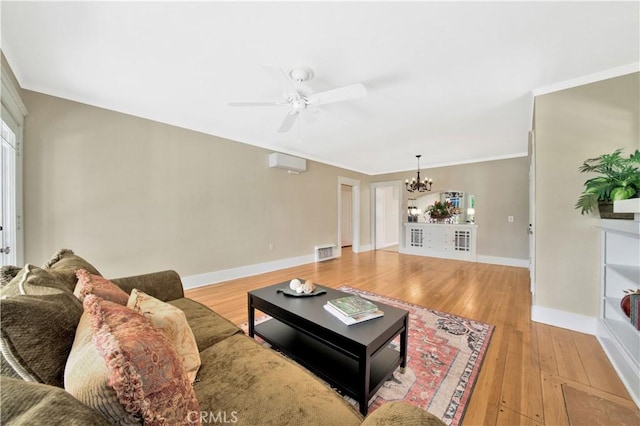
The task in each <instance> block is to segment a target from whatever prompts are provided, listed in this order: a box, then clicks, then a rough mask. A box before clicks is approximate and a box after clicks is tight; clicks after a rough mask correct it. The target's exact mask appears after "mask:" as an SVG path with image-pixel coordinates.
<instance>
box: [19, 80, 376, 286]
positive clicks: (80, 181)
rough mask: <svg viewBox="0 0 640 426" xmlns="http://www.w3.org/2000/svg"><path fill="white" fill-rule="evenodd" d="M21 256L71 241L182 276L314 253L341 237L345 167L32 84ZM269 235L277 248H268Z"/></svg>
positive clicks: (108, 261)
mask: <svg viewBox="0 0 640 426" xmlns="http://www.w3.org/2000/svg"><path fill="white" fill-rule="evenodd" d="M22 94H23V100H24V102H25V104H26V105H27V108H28V110H29V116H28V117H27V121H26V129H25V170H24V197H25V212H26V213H25V246H26V252H25V260H26V261H27V262H31V263H35V264H40V263H42V262H43V261H44V260H46V259H47V258H48V257H50V256H51V255H52V254H53V252H54V251H56V250H57V249H59V248H63V247H67V248H71V249H73V250H75V251H76V253H78V254H79V255H81V256H83V257H86V258H87V259H88V260H90V261H92V262H94V263H95V264H96V267H98V269H99V270H100V271H101V272H103V273H104V274H105V275H108V276H120V275H129V274H135V273H144V272H149V271H152V270H159V269H169V268H170V269H175V270H177V271H178V273H180V274H181V275H183V276H189V275H196V274H201V273H207V272H212V271H219V270H224V269H229V268H235V267H240V266H245V265H252V264H257V263H262V262H268V261H273V260H280V259H286V258H291V257H298V256H305V255H312V254H313V247H314V245H316V244H323V243H331V242H333V243H338V241H337V237H338V235H337V234H338V231H337V226H338V225H337V221H338V214H337V209H338V201H337V200H338V176H343V177H347V178H350V179H357V180H360V181H361V191H360V193H361V204H360V211H361V226H360V243H361V244H363V245H366V244H369V241H370V240H369V226H370V225H369V182H368V179H369V178H368V176H366V175H362V174H359V173H355V172H351V171H347V170H343V169H338V168H335V167H331V166H328V165H324V164H320V163H316V162H312V161H308V162H307V166H308V171H307V172H306V173H302V174H300V175H290V174H287V172H286V171H284V170H279V169H269V168H268V159H267V157H268V154H269V153H270V151H267V150H264V149H261V148H256V147H253V146H249V145H245V144H241V143H237V142H231V141H228V140H225V139H221V138H218V137H214V136H210V135H205V134H202V133H198V132H194V131H189V130H185V129H182V128H177V127H173V126H169V125H166V124H161V123H157V122H153V121H149V120H144V119H140V118H136V117H133V116H129V115H125V114H120V113H117V112H113V111H108V110H104V109H100V108H95V107H91V106H87V105H84V104H80V103H76V102H71V101H67V100H63V99H60V98H55V97H51V96H47V95H43V94H39V93H35V92H30V91H26V90H24V91H23V92H22ZM270 243H273V245H274V250H273V251H270V250H269V244H270Z"/></svg>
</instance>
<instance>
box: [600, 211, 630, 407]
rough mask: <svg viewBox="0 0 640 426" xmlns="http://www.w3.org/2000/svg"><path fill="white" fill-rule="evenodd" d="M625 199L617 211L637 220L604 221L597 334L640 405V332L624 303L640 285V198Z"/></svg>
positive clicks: (602, 226) (621, 377)
mask: <svg viewBox="0 0 640 426" xmlns="http://www.w3.org/2000/svg"><path fill="white" fill-rule="evenodd" d="M625 201H629V203H625V204H624V205H623V206H622V207H620V206H618V209H617V210H616V212H620V213H635V220H616V219H603V220H602V221H601V224H600V228H601V265H600V271H601V273H600V298H601V304H600V317H599V319H598V328H597V337H598V341H599V342H600V344H601V345H602V348H603V349H604V351H605V353H606V354H607V356H608V357H609V360H610V361H611V363H612V364H613V367H614V368H615V370H616V372H617V373H618V375H619V376H620V379H621V380H622V382H623V383H624V385H625V386H626V388H627V390H628V391H629V394H630V395H631V398H633V400H634V401H635V403H636V404H637V405H638V407H640V331H638V330H637V329H636V327H635V326H634V325H633V324H631V321H630V320H629V317H627V316H626V315H625V314H624V312H623V311H622V307H621V306H620V302H621V301H622V298H623V296H624V290H626V289H633V290H636V289H638V288H640V204H637V205H636V203H640V200H637V199H636V200H625ZM617 203H618V202H617V201H616V203H614V207H615V206H616V205H617ZM627 209H635V210H631V211H629V210H627Z"/></svg>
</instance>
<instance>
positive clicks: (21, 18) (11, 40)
mask: <svg viewBox="0 0 640 426" xmlns="http://www.w3.org/2000/svg"><path fill="white" fill-rule="evenodd" d="M1 7H2V10H1V15H2V16H1V17H2V40H1V41H2V45H1V47H2V50H3V52H4V53H5V55H6V57H7V59H8V62H9V64H10V66H11V67H12V69H13V71H14V72H15V74H16V76H17V78H18V80H19V82H20V85H21V86H22V87H23V88H25V89H29V90H35V91H38V92H42V93H46V94H50V95H54V96H59V97H62V98H67V99H71V100H75V101H79V102H83V103H87V104H91V105H96V106H100V107H104V108H108V109H112V110H116V111H121V112H125V113H128V114H132V115H136V116H140V117H145V118H149V119H152V120H157V121H161V122H166V123H170V124H174V125H177V126H181V127H185V128H189V129H194V130H197V131H201V132H204V133H208V134H212V135H217V136H221V137H224V138H228V139H232V140H235V141H240V142H244V143H248V144H252V145H257V146H261V147H265V148H268V149H272V150H277V151H281V152H286V153H290V154H295V155H300V156H302V157H305V158H308V159H314V160H318V161H322V162H324V163H328V164H333V165H337V166H340V167H345V168H347V169H351V170H355V171H360V172H364V173H367V174H371V175H375V174H380V173H387V172H395V171H403V170H412V169H415V167H416V160H415V155H416V154H422V155H423V157H422V160H421V166H422V167H423V168H426V167H429V166H435V165H445V164H456V163H465V162H471V161H478V160H483V159H497V158H509V157H513V156H519V155H524V154H525V153H526V151H527V132H528V130H529V129H530V128H531V120H532V104H533V101H532V99H533V98H532V94H531V91H532V90H533V89H536V88H540V87H545V86H549V85H554V84H557V83H559V82H564V81H567V80H572V79H576V78H580V77H583V76H585V75H590V74H594V73H600V72H603V71H606V70H611V69H613V68H623V69H629V67H631V69H637V64H638V62H639V61H640V43H639V39H640V26H639V21H640V19H639V13H640V11H639V3H638V2H637V1H631V2H619V3H615V2H610V1H605V2H568V3H557V2H556V3H554V2H548V3H547V2H406V3H400V2H352V3H351V2H350V3H345V2H301V3H298V2H280V3H275V2H251V3H249V2H195V3H186V2H140V3H134V2H106V3H103V2H69V3H63V2H42V3H41V2H7V1H3V2H1ZM265 64H272V65H276V66H280V67H282V68H285V69H287V70H288V69H291V68H292V67H293V66H295V65H306V66H309V67H311V68H312V69H313V70H314V72H315V77H314V78H313V80H311V81H310V82H309V83H308V84H309V85H310V86H311V87H312V88H313V89H314V90H315V91H316V92H318V91H323V90H328V89H331V88H335V87H340V86H345V85H349V84H353V83H363V84H364V85H365V86H366V87H367V89H368V96H367V97H366V98H361V99H357V100H351V101H347V102H342V103H339V104H331V105H326V106H324V107H323V108H322V109H321V111H320V112H319V113H317V114H313V113H309V112H305V113H304V116H303V117H302V118H303V120H300V121H301V126H300V129H299V131H298V130H297V129H296V128H295V127H294V130H292V131H291V132H290V133H286V134H279V133H277V129H278V127H279V126H280V123H281V122H282V120H283V118H284V116H285V114H286V111H287V110H286V108H282V107H272V108H264V107H249V108H233V107H229V106H227V102H230V101H270V100H274V101H275V100H280V99H281V96H282V89H281V88H280V86H279V85H278V82H277V81H276V80H274V79H273V78H272V76H271V75H270V74H269V73H267V72H266V71H265V69H264V67H263V65H265Z"/></svg>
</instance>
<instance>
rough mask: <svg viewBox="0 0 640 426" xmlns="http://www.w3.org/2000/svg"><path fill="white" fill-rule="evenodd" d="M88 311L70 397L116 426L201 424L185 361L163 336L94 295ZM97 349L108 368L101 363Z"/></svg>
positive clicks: (68, 381)
mask: <svg viewBox="0 0 640 426" xmlns="http://www.w3.org/2000/svg"><path fill="white" fill-rule="evenodd" d="M84 308H85V312H84V314H83V315H82V320H81V322H80V324H79V326H78V332H77V333H76V339H75V341H74V344H73V349H72V353H71V354H70V356H69V359H68V361H67V370H68V371H67V372H65V389H67V391H69V392H70V393H71V394H72V395H74V396H76V398H78V399H79V400H80V401H82V402H84V403H85V404H88V405H90V406H92V407H94V408H96V409H97V410H99V411H100V412H101V413H103V414H104V415H105V416H107V417H109V418H110V419H111V420H112V421H113V422H115V423H120V424H122V423H125V424H129V423H131V422H135V421H142V422H144V423H145V424H191V420H193V421H194V422H193V423H195V422H197V421H198V420H199V417H198V416H194V415H193V414H190V413H194V412H195V413H199V411H200V409H199V406H198V401H197V400H196V397H195V393H194V390H193V387H192V386H191V383H190V382H189V379H188V377H187V375H186V372H185V370H184V366H183V364H182V359H181V357H180V355H179V354H178V353H177V352H176V351H175V349H174V348H173V345H172V343H171V342H170V341H169V338H168V337H167V336H166V335H165V334H164V333H163V332H162V331H161V330H159V329H158V328H157V327H155V326H154V325H153V324H152V323H151V322H150V321H149V320H147V319H146V318H144V317H143V316H142V315H140V314H138V313H137V312H134V311H133V310H131V309H129V308H127V307H125V306H121V305H119V304H117V303H113V302H110V301H108V300H103V299H101V298H99V297H97V296H95V295H92V294H88V295H87V296H86V297H85V301H84ZM87 328H90V332H87V330H86V329H87ZM87 335H90V336H89V337H87ZM92 344H94V345H95V348H97V351H98V352H99V354H100V356H102V359H103V360H104V361H103V362H101V363H100V362H97V361H96V360H95V358H96V357H95V353H93V354H92V353H91V352H92V351H93V349H92V348H91V347H90V346H91V345H92ZM89 359H92V360H93V362H92V363H91V364H88V360H89ZM105 363H106V371H107V374H106V375H105V374H104V373H105V370H104V368H103V366H104V365H105ZM97 364H100V365H97ZM85 375H86V376H88V377H86V378H85V377H84V376H85ZM105 383H108V385H109V386H110V387H111V388H113V389H112V391H114V393H115V395H116V397H117V400H118V401H119V403H120V405H121V407H123V408H124V413H123V411H122V410H121V409H120V408H119V407H117V406H114V404H113V400H114V399H113V393H112V392H109V390H108V389H107V388H106V387H105Z"/></svg>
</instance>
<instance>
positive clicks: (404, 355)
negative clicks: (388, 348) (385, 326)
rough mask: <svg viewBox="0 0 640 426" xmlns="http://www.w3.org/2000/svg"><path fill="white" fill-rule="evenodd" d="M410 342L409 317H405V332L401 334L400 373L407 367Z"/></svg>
mask: <svg viewBox="0 0 640 426" xmlns="http://www.w3.org/2000/svg"><path fill="white" fill-rule="evenodd" d="M408 340H409V316H408V315H407V316H405V317H404V331H402V332H401V333H400V359H401V360H400V373H402V374H404V372H405V369H406V367H407V344H408Z"/></svg>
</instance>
